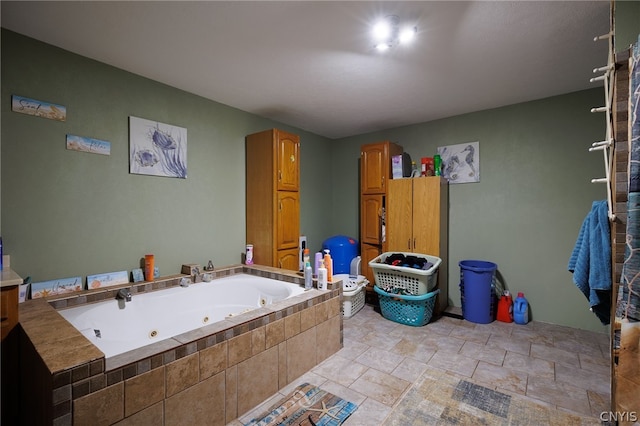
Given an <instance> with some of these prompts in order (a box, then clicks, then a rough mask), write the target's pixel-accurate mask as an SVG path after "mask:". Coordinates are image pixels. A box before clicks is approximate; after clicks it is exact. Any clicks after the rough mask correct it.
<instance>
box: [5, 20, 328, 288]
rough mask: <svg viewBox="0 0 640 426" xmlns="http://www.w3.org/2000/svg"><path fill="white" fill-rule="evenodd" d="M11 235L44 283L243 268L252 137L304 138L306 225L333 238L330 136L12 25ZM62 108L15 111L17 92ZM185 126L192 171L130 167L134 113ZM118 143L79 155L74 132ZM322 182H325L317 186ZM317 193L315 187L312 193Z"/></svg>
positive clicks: (21, 268)
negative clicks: (275, 132) (56, 114)
mask: <svg viewBox="0 0 640 426" xmlns="http://www.w3.org/2000/svg"><path fill="white" fill-rule="evenodd" d="M1 41H2V157H1V158H2V169H1V173H2V175H1V177H2V192H1V195H2V227H1V232H2V237H3V242H4V252H5V254H10V255H11V262H12V269H14V270H16V271H17V272H18V273H19V274H20V275H21V276H23V277H24V276H31V277H32V278H33V280H34V281H42V280H48V279H55V278H61V277H68V276H76V275H83V276H86V275H88V274H96V273H104V272H112V271H119V270H124V269H127V270H131V269H133V268H136V267H138V265H139V260H140V258H141V257H142V256H144V254H145V253H154V254H155V255H156V263H157V264H158V266H159V267H160V272H161V274H162V275H169V274H174V273H179V272H180V265H182V264H183V263H200V264H206V262H207V261H208V260H209V259H211V260H213V262H214V264H215V265H216V266H223V265H230V264H235V263H239V262H240V260H241V253H242V252H243V251H244V245H245V213H244V212H245V199H244V194H245V179H244V172H245V170H244V157H245V152H244V137H245V136H246V135H247V134H250V133H253V132H256V131H260V130H263V129H268V128H273V127H278V128H281V129H283V130H289V131H293V132H295V133H297V134H299V135H300V137H301V168H302V177H301V179H302V182H301V184H302V187H303V190H302V192H301V231H302V232H303V233H306V234H307V236H308V238H309V242H310V245H311V247H312V248H319V247H320V244H321V242H322V240H323V239H324V238H326V236H327V235H329V234H330V224H329V221H328V220H326V219H325V215H326V211H327V210H328V208H327V205H328V203H322V202H321V201H320V200H322V199H323V198H324V199H328V198H329V196H330V193H331V190H330V188H329V186H328V185H322V184H320V183H321V182H322V181H323V179H324V177H325V172H324V170H323V168H322V166H321V165H322V164H328V163H329V160H330V152H328V151H327V149H326V145H327V142H328V139H326V138H323V137H320V136H317V135H313V134H310V133H308V132H304V131H302V130H300V129H295V128H291V127H290V126H285V125H282V124H281V123H276V122H272V121H269V120H266V119H263V118H260V117H257V116H255V115H252V114H248V113H246V112H243V111H240V110H237V109H233V108H230V107H228V106H225V105H222V104H219V103H216V102H212V101H209V100H206V99H204V98H202V97H199V96H195V95H193V94H190V93H186V92H183V91H180V90H177V89H175V88H172V87H169V86H166V85H163V84H160V83H157V82H154V81H151V80H149V79H146V78H142V77H140V76H137V75H134V74H131V73H128V72H125V71H122V70H119V69H116V68H113V67H110V66H107V65H104V64H102V63H99V62H96V61H93V60H90V59H88V58H85V57H81V56H78V55H75V54H72V53H69V52H67V51H64V50H61V49H58V48H55V47H52V46H50V45H47V44H44V43H41V42H38V41H35V40H33V39H30V38H26V37H23V36H21V35H18V34H16V33H13V32H10V31H6V30H3V31H2V39H1ZM14 94H15V95H20V96H26V97H29V98H33V99H37V100H42V101H47V102H53V103H56V104H61V105H64V106H66V108H67V120H66V121H65V122H58V121H53V120H47V119H43V118H39V117H34V116H29V115H24V114H19V113H15V112H12V111H11V107H10V105H11V95H14ZM130 115H131V116H136V117H142V118H147V119H151V120H155V121H159V122H163V123H169V124H173V125H177V126H180V127H185V128H187V132H188V178H187V179H172V178H163V177H154V176H141V175H132V174H129V154H128V149H129V148H128V147H129V143H128V117H129V116H130ZM66 134H74V135H80V136H87V137H92V138H97V139H101V140H106V141H109V142H111V155H110V156H103V155H94V154H87V153H82V152H75V151H69V150H66V148H65V146H66V145H65V144H66V142H65V135H66ZM316 183H318V184H316ZM312 188H313V190H311V189H312Z"/></svg>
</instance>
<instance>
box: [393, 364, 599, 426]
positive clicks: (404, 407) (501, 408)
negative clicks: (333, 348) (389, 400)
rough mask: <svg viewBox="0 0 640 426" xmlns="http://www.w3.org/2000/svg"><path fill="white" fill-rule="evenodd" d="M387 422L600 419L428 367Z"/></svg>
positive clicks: (404, 425)
mask: <svg viewBox="0 0 640 426" xmlns="http://www.w3.org/2000/svg"><path fill="white" fill-rule="evenodd" d="M384 425H385V426H387V425H392V426H410V425H414V426H418V425H420V426H425V425H473V426H479V425H491V426H494V425H513V426H516V425H522V426H530V425H558V426H560V425H562V426H571V425H576V426H577V425H581V426H582V425H600V422H599V421H598V419H596V418H590V417H586V416H585V417H583V416H579V415H575V414H571V413H566V412H562V411H559V410H555V409H551V408H549V407H547V406H544V405H541V404H536V403H534V402H531V401H529V400H527V399H526V398H521V397H518V396H517V395H509V394H505V393H502V392H498V391H496V390H493V389H489V388H487V387H484V386H480V385H478V384H475V383H472V382H471V381H467V380H465V379H463V378H460V377H459V376H454V375H451V374H448V373H447V372H445V371H440V370H435V369H429V370H427V371H426V372H425V373H424V374H423V375H422V377H421V378H420V379H419V380H418V381H417V382H416V383H415V384H414V385H413V387H412V388H411V389H410V390H409V391H408V392H407V394H406V395H405V396H404V397H403V398H402V400H401V401H400V402H399V403H398V405H397V406H396V407H395V408H394V409H393V411H392V412H391V414H390V415H389V416H388V417H387V419H386V421H385V422H384Z"/></svg>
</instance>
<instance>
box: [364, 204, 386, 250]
mask: <svg viewBox="0 0 640 426" xmlns="http://www.w3.org/2000/svg"><path fill="white" fill-rule="evenodd" d="M383 206H384V195H363V196H362V200H361V209H362V211H361V212H360V216H361V219H360V239H361V240H362V242H363V243H367V244H377V245H380V244H382V208H383Z"/></svg>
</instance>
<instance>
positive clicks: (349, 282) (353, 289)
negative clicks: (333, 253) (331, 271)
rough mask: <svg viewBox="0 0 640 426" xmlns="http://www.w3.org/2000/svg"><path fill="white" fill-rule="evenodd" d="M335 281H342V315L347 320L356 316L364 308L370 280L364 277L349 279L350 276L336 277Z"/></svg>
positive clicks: (339, 275) (341, 275) (340, 275)
mask: <svg viewBox="0 0 640 426" xmlns="http://www.w3.org/2000/svg"><path fill="white" fill-rule="evenodd" d="M333 280H334V281H338V280H342V296H343V302H342V315H343V316H344V317H345V318H350V317H352V316H354V315H355V314H356V313H358V311H359V310H360V309H362V308H363V307H364V296H365V294H364V288H365V287H366V286H367V284H369V280H368V279H366V278H365V276H364V275H358V277H357V278H349V274H338V275H334V276H333Z"/></svg>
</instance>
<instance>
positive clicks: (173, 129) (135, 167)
mask: <svg viewBox="0 0 640 426" xmlns="http://www.w3.org/2000/svg"><path fill="white" fill-rule="evenodd" d="M129 173H132V174H140V175H151V176H166V177H174V178H181V179H186V178H187V129H185V128H184V127H178V126H173V125H170V124H164V123H159V122H157V121H151V120H146V119H144V118H138V117H132V116H130V117H129Z"/></svg>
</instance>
